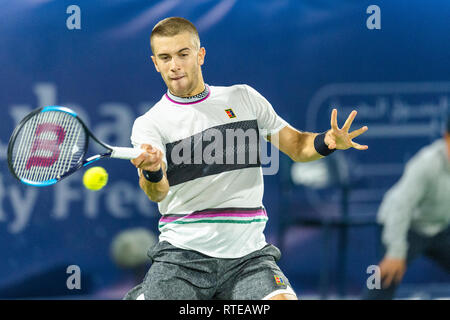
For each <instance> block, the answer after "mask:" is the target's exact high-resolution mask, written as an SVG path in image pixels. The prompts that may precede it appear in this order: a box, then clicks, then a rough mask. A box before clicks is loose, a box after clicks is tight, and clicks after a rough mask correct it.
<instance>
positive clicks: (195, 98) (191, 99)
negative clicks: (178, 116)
mask: <svg viewBox="0 0 450 320" xmlns="http://www.w3.org/2000/svg"><path fill="white" fill-rule="evenodd" d="M203 86H204V88H203V90H202V91H200V92H199V93H197V94H194V95H189V96H176V95H174V94H173V93H171V92H170V90H167V97H168V98H169V99H170V100H172V101H174V102H176V103H180V104H186V103H187V104H190V103H195V102H200V101H203V100H204V99H206V98H207V97H208V96H209V92H210V91H209V87H208V85H206V84H203ZM197 92H198V91H197Z"/></svg>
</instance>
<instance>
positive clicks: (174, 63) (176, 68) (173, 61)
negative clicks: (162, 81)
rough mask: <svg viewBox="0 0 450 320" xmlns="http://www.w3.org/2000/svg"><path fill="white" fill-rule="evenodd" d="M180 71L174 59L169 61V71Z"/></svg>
mask: <svg viewBox="0 0 450 320" xmlns="http://www.w3.org/2000/svg"><path fill="white" fill-rule="evenodd" d="M179 69H180V66H179V65H178V61H177V59H176V58H175V57H173V58H172V60H170V70H171V71H177V70H179Z"/></svg>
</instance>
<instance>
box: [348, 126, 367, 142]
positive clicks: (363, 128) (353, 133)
mask: <svg viewBox="0 0 450 320" xmlns="http://www.w3.org/2000/svg"><path fill="white" fill-rule="evenodd" d="M367 130H369V128H367V126H364V127H362V128H359V129H358V130H355V131H352V132H350V133H349V134H348V136H349V137H350V139H354V138H356V137H357V136H359V135H361V134H363V133H364V132H366V131H367Z"/></svg>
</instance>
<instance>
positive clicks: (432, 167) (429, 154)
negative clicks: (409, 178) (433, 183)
mask: <svg viewBox="0 0 450 320" xmlns="http://www.w3.org/2000/svg"><path fill="white" fill-rule="evenodd" d="M444 152H445V144H444V141H443V140H442V139H439V140H436V141H434V142H433V143H431V144H429V145H426V146H424V147H422V148H421V149H420V150H419V151H418V152H417V153H416V154H415V155H414V156H413V157H412V158H411V159H410V160H409V161H408V163H407V165H406V166H407V168H408V169H410V170H414V171H416V172H417V173H419V174H420V173H422V174H427V175H433V173H438V172H439V170H440V168H441V167H442V165H443V163H442V162H443V161H442V160H445V158H444V157H442V155H444V156H445V154H444Z"/></svg>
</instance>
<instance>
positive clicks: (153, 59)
mask: <svg viewBox="0 0 450 320" xmlns="http://www.w3.org/2000/svg"><path fill="white" fill-rule="evenodd" d="M151 58H152V61H153V65H154V66H155V69H156V71H158V72H160V71H159V68H158V65H157V64H156V58H155V56H152V57H151Z"/></svg>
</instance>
